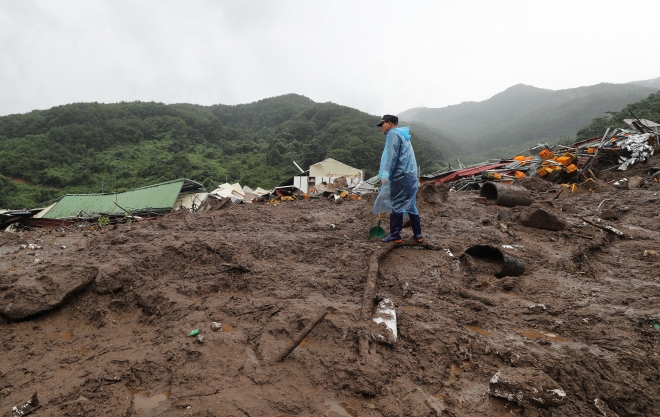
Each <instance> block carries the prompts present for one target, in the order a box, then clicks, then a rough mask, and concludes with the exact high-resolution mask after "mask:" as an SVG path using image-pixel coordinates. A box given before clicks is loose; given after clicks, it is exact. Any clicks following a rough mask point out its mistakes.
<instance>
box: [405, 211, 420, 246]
mask: <svg viewBox="0 0 660 417" xmlns="http://www.w3.org/2000/svg"><path fill="white" fill-rule="evenodd" d="M408 216H410V227H412V230H413V239H415V240H416V241H417V243H422V240H423V238H422V225H421V223H420V221H419V214H410V213H408Z"/></svg>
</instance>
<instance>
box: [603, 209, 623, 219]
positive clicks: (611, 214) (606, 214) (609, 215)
mask: <svg viewBox="0 0 660 417" xmlns="http://www.w3.org/2000/svg"><path fill="white" fill-rule="evenodd" d="M600 218H601V219H603V220H619V215H618V214H617V213H616V211H614V210H612V209H607V210H603V212H602V213H601V214H600Z"/></svg>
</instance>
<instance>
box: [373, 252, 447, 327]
mask: <svg viewBox="0 0 660 417" xmlns="http://www.w3.org/2000/svg"><path fill="white" fill-rule="evenodd" d="M402 246H411V247H421V248H424V249H430V250H438V248H436V247H435V246H433V245H429V244H428V243H418V242H417V241H416V240H414V239H407V240H404V241H403V242H401V243H388V244H385V245H383V246H382V247H380V248H378V249H376V250H375V251H374V252H373V253H372V254H371V258H369V272H368V273H367V282H366V283H365V285H364V294H363V296H362V318H364V319H365V320H369V319H371V315H372V314H373V309H374V303H373V301H374V297H375V291H376V279H377V278H378V264H379V262H380V260H381V259H383V258H384V257H385V255H387V254H388V253H390V252H391V251H392V250H394V249H396V248H400V247H402Z"/></svg>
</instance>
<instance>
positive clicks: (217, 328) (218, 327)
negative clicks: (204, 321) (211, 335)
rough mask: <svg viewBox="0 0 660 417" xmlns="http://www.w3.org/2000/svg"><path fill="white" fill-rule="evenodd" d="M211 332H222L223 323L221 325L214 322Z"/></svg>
mask: <svg viewBox="0 0 660 417" xmlns="http://www.w3.org/2000/svg"><path fill="white" fill-rule="evenodd" d="M211 330H213V331H214V332H217V331H218V330H222V323H220V322H219V321H212V322H211Z"/></svg>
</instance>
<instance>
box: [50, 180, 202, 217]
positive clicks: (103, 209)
mask: <svg viewBox="0 0 660 417" xmlns="http://www.w3.org/2000/svg"><path fill="white" fill-rule="evenodd" d="M203 188H204V186H203V185H202V184H199V183H197V182H195V181H191V180H188V179H185V178H179V179H176V180H172V181H168V182H163V183H160V184H155V185H150V186H147V187H142V188H137V189H135V190H129V191H124V192H122V193H112V194H69V195H65V196H64V197H62V199H61V200H60V201H59V202H58V203H57V204H56V205H55V206H54V207H52V208H51V209H50V210H49V211H48V212H47V213H46V214H45V215H44V216H43V218H47V219H65V218H74V217H86V218H89V217H98V216H99V215H101V214H103V215H111V216H112V215H117V216H121V215H124V214H125V212H124V210H122V209H125V210H129V211H131V213H133V214H135V213H140V212H142V213H147V212H153V213H162V212H167V211H170V210H171V209H172V207H173V206H174V204H175V202H176V201H177V198H178V197H179V194H180V193H181V191H182V190H191V191H192V190H200V189H203ZM118 206H121V207H122V208H119V207H118Z"/></svg>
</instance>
